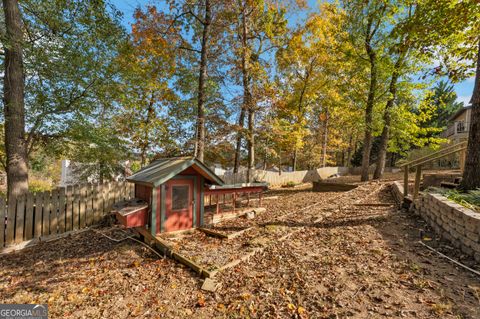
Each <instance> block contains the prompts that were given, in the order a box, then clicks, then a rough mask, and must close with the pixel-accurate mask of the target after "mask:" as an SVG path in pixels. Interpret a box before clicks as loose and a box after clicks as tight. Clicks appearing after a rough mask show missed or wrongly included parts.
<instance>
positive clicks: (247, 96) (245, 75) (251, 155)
mask: <svg viewBox="0 0 480 319" xmlns="http://www.w3.org/2000/svg"><path fill="white" fill-rule="evenodd" d="M247 36H248V26H247V17H246V4H244V6H243V9H242V82H243V83H242V84H243V105H242V109H243V110H244V112H247V117H248V120H247V123H248V132H247V152H248V163H247V183H248V182H250V178H251V176H250V175H251V169H252V167H253V166H254V162H255V152H254V148H255V140H254V124H255V110H254V108H253V105H252V94H251V92H250V70H249V59H250V54H249V48H248V39H247Z"/></svg>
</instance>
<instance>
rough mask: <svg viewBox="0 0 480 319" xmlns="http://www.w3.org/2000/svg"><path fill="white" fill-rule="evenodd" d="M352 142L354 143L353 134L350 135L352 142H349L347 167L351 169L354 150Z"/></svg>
mask: <svg viewBox="0 0 480 319" xmlns="http://www.w3.org/2000/svg"><path fill="white" fill-rule="evenodd" d="M352 142H353V133H352V135H350V140H349V142H348V149H347V165H346V166H347V167H350V162H351V161H352V148H353V145H352Z"/></svg>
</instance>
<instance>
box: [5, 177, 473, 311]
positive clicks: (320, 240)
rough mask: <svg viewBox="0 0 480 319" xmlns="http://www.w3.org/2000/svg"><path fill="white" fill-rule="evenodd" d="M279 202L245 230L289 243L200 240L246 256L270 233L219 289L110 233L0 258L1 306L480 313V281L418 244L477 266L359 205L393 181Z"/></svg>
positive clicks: (385, 209) (401, 218)
mask: <svg viewBox="0 0 480 319" xmlns="http://www.w3.org/2000/svg"><path fill="white" fill-rule="evenodd" d="M275 195H278V196H279V198H278V199H276V200H274V201H269V202H266V203H267V212H265V213H263V214H261V215H259V216H258V217H256V218H255V219H253V220H245V219H238V220H237V222H238V223H237V224H238V225H237V226H239V227H244V226H247V225H248V226H249V227H254V230H255V231H259V232H260V231H265V230H268V229H273V230H274V231H273V233H274V234H275V232H276V229H280V230H281V233H282V236H281V237H278V236H276V235H270V234H271V233H272V231H268V232H266V233H264V234H262V235H260V236H257V237H253V238H252V237H251V233H250V232H246V233H245V234H243V235H242V236H241V237H239V238H238V239H232V240H234V242H232V243H231V244H230V243H229V244H227V243H226V242H225V241H224V242H222V240H220V239H211V238H208V239H207V238H206V237H203V240H208V241H212V242H210V246H208V245H205V247H207V248H206V249H205V248H203V250H204V251H206V252H207V253H208V252H211V254H212V255H214V254H216V252H217V253H218V255H219V256H228V255H229V254H231V255H232V256H236V255H238V254H240V255H241V252H242V251H243V250H244V249H245V251H248V247H250V246H249V245H251V243H250V242H251V241H252V240H255V239H256V238H265V240H263V241H261V240H258V239H256V240H257V243H256V246H257V247H258V246H260V247H262V248H263V250H262V251H261V252H259V253H257V254H255V255H254V256H253V257H251V258H250V259H249V260H247V261H245V262H242V263H240V264H239V265H238V266H236V267H233V268H229V269H227V270H225V271H222V272H220V273H218V275H217V276H216V279H215V280H217V281H218V282H219V283H220V284H221V287H220V289H218V290H217V291H216V292H215V293H211V292H206V291H203V290H201V285H202V282H203V280H202V279H200V278H199V277H198V276H197V275H196V274H195V273H193V272H192V271H190V270H189V269H187V268H185V267H184V266H182V265H180V264H178V263H177V262H175V261H173V260H170V259H168V258H160V257H158V256H157V255H155V254H154V253H152V252H151V251H150V250H148V249H147V248H146V247H144V246H143V245H140V244H139V243H137V242H135V241H132V240H130V239H127V240H124V241H121V242H114V241H111V240H109V239H108V238H106V237H104V236H102V235H100V234H99V233H98V232H97V231H103V232H105V233H108V231H109V229H106V228H104V229H98V230H97V231H93V230H89V231H86V232H83V233H79V234H76V235H74V236H70V237H68V238H66V239H63V240H57V241H52V242H47V243H42V244H40V245H38V246H35V247H32V248H28V249H25V250H22V251H19V252H16V253H11V254H8V255H3V256H0V302H1V303H48V304H49V311H50V314H51V317H52V318H59V317H66V318H131V317H138V318H157V317H167V318H184V317H192V318H248V317H250V318H298V317H300V318H344V317H352V318H387V317H397V318H480V277H478V276H476V275H474V274H472V273H470V272H468V271H466V270H464V269H463V268H460V267H458V266H455V265H454V264H452V263H451V262H449V261H448V260H446V259H443V258H441V257H439V256H438V255H437V254H435V253H433V252H431V251H429V250H428V249H426V248H425V247H423V246H422V245H421V244H419V240H420V238H423V239H425V240H427V241H425V243H427V244H429V245H432V246H435V247H436V248H438V249H440V250H441V251H442V252H444V253H446V254H449V255H450V256H452V257H454V258H455V259H457V260H461V261H462V262H464V263H465V264H468V265H470V266H471V267H474V268H476V269H479V265H475V264H474V263H473V261H472V260H471V259H469V258H467V257H465V256H462V255H461V254H459V253H458V252H456V251H455V250H452V249H451V248H450V247H449V245H448V243H444V242H442V241H441V240H436V238H435V236H433V234H431V232H430V231H429V229H428V227H426V225H425V223H424V222H423V221H422V220H420V219H419V218H418V217H416V216H413V215H411V214H409V213H407V212H405V211H402V210H399V209H398V208H397V207H396V206H394V205H389V206H360V205H358V204H368V203H384V204H393V198H392V196H391V194H390V188H389V183H388V182H382V183H378V182H371V183H366V184H359V187H358V188H356V189H354V190H352V191H350V192H346V193H313V192H311V191H309V190H308V189H295V190H291V189H286V190H276V191H275ZM306 207H307V209H302V208H306ZM223 226H225V227H226V226H227V225H223ZM285 233H287V234H289V236H287V237H286V238H284V237H285V236H284V234H285ZM282 238H283V239H282ZM246 244H247V245H246ZM229 245H231V248H228V247H229ZM224 246H225V247H227V248H225V247H224ZM219 247H220V248H219ZM201 249H202V246H201V245H200V247H198V248H197V250H201ZM191 251H192V252H191V253H192V254H199V252H198V251H196V250H195V248H192V250H191ZM224 254H226V255H224ZM207 255H208V254H205V253H204V254H203V255H202V256H207ZM222 258H224V257H222ZM220 259H221V258H220ZM227 259H228V258H227ZM214 262H215V261H214ZM222 262H224V261H222Z"/></svg>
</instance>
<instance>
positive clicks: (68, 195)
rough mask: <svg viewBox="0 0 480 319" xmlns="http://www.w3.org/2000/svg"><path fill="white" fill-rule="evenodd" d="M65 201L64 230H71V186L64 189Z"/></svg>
mask: <svg viewBox="0 0 480 319" xmlns="http://www.w3.org/2000/svg"><path fill="white" fill-rule="evenodd" d="M65 202H66V211H65V231H69V230H72V222H73V215H72V208H73V189H72V186H67V188H66V190H65Z"/></svg>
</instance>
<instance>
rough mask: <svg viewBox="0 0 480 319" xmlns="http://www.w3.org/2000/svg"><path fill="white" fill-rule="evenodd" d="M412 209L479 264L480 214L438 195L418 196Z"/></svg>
mask: <svg viewBox="0 0 480 319" xmlns="http://www.w3.org/2000/svg"><path fill="white" fill-rule="evenodd" d="M412 209H413V210H415V212H416V213H418V214H420V216H421V217H422V218H423V219H424V220H425V221H426V222H427V223H428V224H429V225H430V226H431V227H432V228H433V229H434V230H435V232H436V233H437V234H439V235H441V236H442V237H443V238H445V239H446V240H448V241H450V242H451V243H452V245H453V246H454V247H456V248H458V249H461V250H462V252H464V253H465V254H467V255H470V256H472V257H474V258H475V260H476V261H477V262H480V214H479V213H476V212H474V211H473V210H471V209H468V208H465V207H463V206H461V205H459V204H457V203H455V202H452V201H450V200H448V199H447V198H446V197H444V196H442V195H439V194H425V195H423V196H420V197H419V199H418V200H416V201H415V203H414V204H413V205H412Z"/></svg>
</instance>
